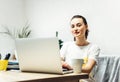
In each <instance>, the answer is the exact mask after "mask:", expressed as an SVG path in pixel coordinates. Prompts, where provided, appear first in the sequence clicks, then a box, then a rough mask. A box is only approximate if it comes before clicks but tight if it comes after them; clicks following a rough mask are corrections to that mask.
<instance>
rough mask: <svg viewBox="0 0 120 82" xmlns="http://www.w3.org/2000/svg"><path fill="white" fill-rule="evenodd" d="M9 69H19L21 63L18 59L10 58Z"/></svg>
mask: <svg viewBox="0 0 120 82" xmlns="http://www.w3.org/2000/svg"><path fill="white" fill-rule="evenodd" d="M7 70H19V63H18V61H16V60H9V62H8V67H7Z"/></svg>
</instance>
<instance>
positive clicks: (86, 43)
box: [75, 37, 89, 46]
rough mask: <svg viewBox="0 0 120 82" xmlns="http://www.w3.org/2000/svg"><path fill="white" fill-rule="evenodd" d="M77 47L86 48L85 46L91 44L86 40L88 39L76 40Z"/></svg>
mask: <svg viewBox="0 0 120 82" xmlns="http://www.w3.org/2000/svg"><path fill="white" fill-rule="evenodd" d="M75 43H76V45H78V46H85V45H88V44H89V42H88V41H87V40H86V38H82V37H81V38H76V41H75Z"/></svg>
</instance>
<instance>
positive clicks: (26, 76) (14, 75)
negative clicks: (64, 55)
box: [0, 71, 88, 82]
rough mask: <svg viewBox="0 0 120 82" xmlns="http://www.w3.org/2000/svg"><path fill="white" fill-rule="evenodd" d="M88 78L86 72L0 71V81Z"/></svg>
mask: <svg viewBox="0 0 120 82" xmlns="http://www.w3.org/2000/svg"><path fill="white" fill-rule="evenodd" d="M85 78H88V74H86V73H81V74H75V73H70V74H64V75H58V74H44V73H29V72H19V71H6V72H0V82H79V79H85Z"/></svg>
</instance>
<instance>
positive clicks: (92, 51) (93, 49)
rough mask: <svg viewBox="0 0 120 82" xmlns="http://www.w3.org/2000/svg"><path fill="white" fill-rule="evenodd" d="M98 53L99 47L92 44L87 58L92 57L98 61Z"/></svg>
mask: <svg viewBox="0 0 120 82" xmlns="http://www.w3.org/2000/svg"><path fill="white" fill-rule="evenodd" d="M99 53H100V48H99V47H98V46H97V45H93V46H92V47H91V48H90V53H89V58H90V59H94V60H95V61H96V63H98V57H99Z"/></svg>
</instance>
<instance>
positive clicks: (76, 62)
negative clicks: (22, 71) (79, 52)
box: [71, 59, 83, 73]
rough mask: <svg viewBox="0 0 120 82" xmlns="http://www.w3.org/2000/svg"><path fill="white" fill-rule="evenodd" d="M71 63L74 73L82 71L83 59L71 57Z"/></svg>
mask: <svg viewBox="0 0 120 82" xmlns="http://www.w3.org/2000/svg"><path fill="white" fill-rule="evenodd" d="M71 63H72V68H73V71H74V73H81V72H82V64H83V59H71Z"/></svg>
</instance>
